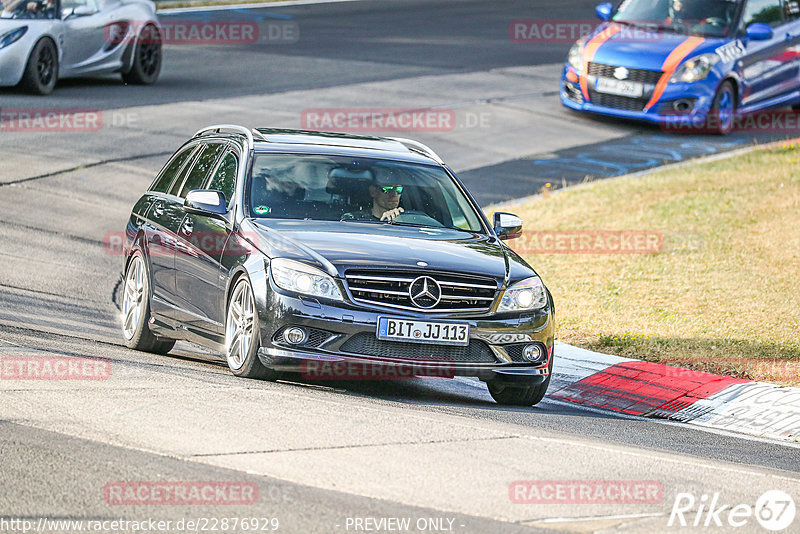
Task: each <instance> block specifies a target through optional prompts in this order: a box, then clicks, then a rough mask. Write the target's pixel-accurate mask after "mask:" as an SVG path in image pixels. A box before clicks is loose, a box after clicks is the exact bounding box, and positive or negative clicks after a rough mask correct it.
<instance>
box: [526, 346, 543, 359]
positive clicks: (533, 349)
mask: <svg viewBox="0 0 800 534" xmlns="http://www.w3.org/2000/svg"><path fill="white" fill-rule="evenodd" d="M522 356H523V357H524V358H525V359H526V360H528V361H529V362H538V361H540V360H541V359H542V357H543V356H544V351H543V350H542V347H541V345H526V346H525V348H524V349H522Z"/></svg>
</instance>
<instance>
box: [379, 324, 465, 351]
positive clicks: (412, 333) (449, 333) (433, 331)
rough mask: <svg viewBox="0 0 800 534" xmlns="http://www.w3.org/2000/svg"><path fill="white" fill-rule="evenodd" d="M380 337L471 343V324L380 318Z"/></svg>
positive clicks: (421, 341)
mask: <svg viewBox="0 0 800 534" xmlns="http://www.w3.org/2000/svg"><path fill="white" fill-rule="evenodd" d="M377 335H378V339H385V340H387V341H410V342H412V343H435V344H437V345H469V325H468V324H464V323H438V322H430V321H410V320H408V319H392V318H391V317H379V318H378V334H377Z"/></svg>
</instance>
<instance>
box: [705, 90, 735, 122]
mask: <svg viewBox="0 0 800 534" xmlns="http://www.w3.org/2000/svg"><path fill="white" fill-rule="evenodd" d="M735 114H736V91H735V90H734V89H733V84H732V83H731V82H730V81H727V80H726V81H724V82H722V85H720V86H719V89H717V93H716V94H715V95H714V101H713V102H712V104H711V110H710V113H709V118H710V120H709V125H710V126H711V129H712V130H713V131H714V132H715V133H718V134H722V135H725V134H728V133H730V132H731V130H733V118H734V116H735Z"/></svg>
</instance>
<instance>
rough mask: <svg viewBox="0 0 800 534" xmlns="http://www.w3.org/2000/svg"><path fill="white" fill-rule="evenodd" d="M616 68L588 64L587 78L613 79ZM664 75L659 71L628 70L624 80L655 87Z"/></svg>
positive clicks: (600, 64)
mask: <svg viewBox="0 0 800 534" xmlns="http://www.w3.org/2000/svg"><path fill="white" fill-rule="evenodd" d="M617 68H618V67H617V66H615V65H603V64H602V63H593V62H590V63H589V76H598V77H600V78H613V77H614V71H615V70H616V69H617ZM662 74H664V73H663V72H661V71H660V70H642V69H628V77H627V78H625V79H626V80H628V81H631V82H640V83H646V84H650V85H655V84H657V83H658V80H660V79H661V75H662Z"/></svg>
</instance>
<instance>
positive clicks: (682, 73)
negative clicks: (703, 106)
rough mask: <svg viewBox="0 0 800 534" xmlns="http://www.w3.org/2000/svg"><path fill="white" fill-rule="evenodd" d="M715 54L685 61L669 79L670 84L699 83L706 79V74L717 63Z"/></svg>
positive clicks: (717, 58)
mask: <svg viewBox="0 0 800 534" xmlns="http://www.w3.org/2000/svg"><path fill="white" fill-rule="evenodd" d="M719 59H720V58H719V56H718V55H717V54H700V55H699V56H695V57H693V58H691V59H688V60H686V61H685V62H684V63H683V64H682V65H681V66H680V67H678V70H676V71H675V73H674V74H673V75H672V77H671V78H670V79H669V81H670V83H681V82H683V83H692V82H700V81H703V80H705V79H706V77H708V73H709V72H711V69H713V68H714V65H716V64H717V63H719Z"/></svg>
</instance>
